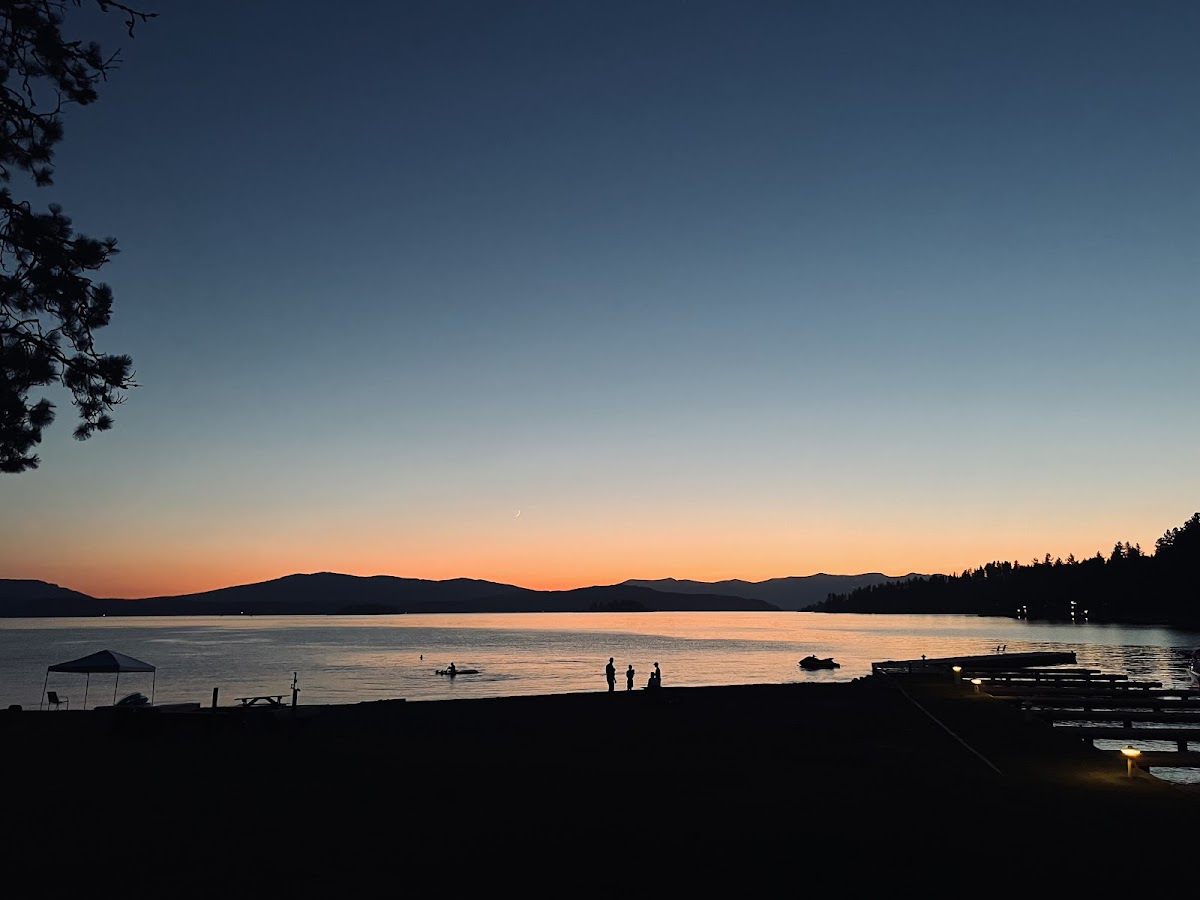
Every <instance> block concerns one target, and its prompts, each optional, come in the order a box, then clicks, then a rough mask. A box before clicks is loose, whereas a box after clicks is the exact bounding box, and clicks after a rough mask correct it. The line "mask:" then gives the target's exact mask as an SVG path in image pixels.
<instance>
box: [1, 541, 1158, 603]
mask: <svg viewBox="0 0 1200 900" xmlns="http://www.w3.org/2000/svg"><path fill="white" fill-rule="evenodd" d="M534 531H535V533H534V535H533V539H532V540H531V539H530V535H529V534H527V533H519V534H511V533H510V534H509V535H508V536H507V537H505V536H504V535H497V534H492V535H482V534H480V535H476V536H475V538H476V539H475V540H474V541H470V540H467V539H461V545H459V546H455V545H456V544H457V543H458V542H456V541H444V542H443V541H439V540H438V539H437V538H436V536H434V537H427V538H426V539H424V540H422V539H420V538H412V537H410V538H409V540H408V545H407V547H406V548H405V549H404V550H399V551H398V550H396V549H395V544H394V543H393V541H392V540H376V541H373V542H368V541H365V540H363V541H359V542H357V543H355V544H353V545H352V546H348V547H345V546H343V547H334V546H332V543H333V542H332V541H329V540H326V539H323V538H318V537H312V536H310V537H308V538H307V539H305V538H302V537H301V536H299V535H291V536H290V538H292V539H291V540H287V541H285V540H284V538H283V537H282V536H280V537H279V538H276V539H273V540H263V539H262V538H261V537H259V540H258V541H257V542H256V543H251V542H250V540H249V536H243V537H244V539H238V538H234V537H232V536H230V535H229V534H225V535H224V537H223V539H221V540H213V541H207V542H205V541H198V540H197V541H190V542H186V543H185V544H176V545H175V546H171V545H169V544H160V545H159V546H157V547H155V546H154V545H153V544H152V543H151V542H150V541H149V540H148V539H147V540H146V541H145V542H142V543H140V545H138V546H132V547H131V546H130V545H129V544H128V543H125V544H121V545H117V544H115V543H114V544H111V545H106V544H104V543H103V542H99V543H97V544H95V545H94V546H91V547H89V548H87V551H86V552H82V551H81V552H80V553H78V554H76V555H75V557H74V558H73V559H72V560H71V561H69V562H66V561H63V560H61V559H54V558H53V556H52V554H53V545H50V544H47V543H35V542H31V543H30V545H29V546H27V547H26V548H25V552H23V553H22V554H21V556H20V557H14V558H12V559H8V560H7V561H5V560H0V563H2V564H3V568H0V572H2V573H3V574H2V576H0V577H5V578H27V579H36V580H41V581H46V582H50V583H53V584H57V585H59V586H61V587H64V588H68V589H70V590H75V591H80V592H82V593H85V594H89V595H91V596H94V597H100V598H131V599H132V598H143V597H156V596H174V595H181V594H191V593H200V592H204V591H211V590H218V589H221V588H227V587H232V586H235V585H241V584H254V583H259V582H264V581H271V580H274V579H277V578H282V577H284V576H287V575H293V574H312V573H316V572H335V573H339V574H345V575H356V576H375V575H389V576H395V577H401V578H418V579H425V580H430V581H443V580H448V579H454V578H472V579H480V580H485V581H493V582H498V583H502V584H512V585H516V586H519V587H524V588H530V589H534V590H571V589H575V588H581V587H590V586H593V585H609V584H617V583H620V582H623V581H626V580H629V579H645V580H654V579H664V578H676V579H679V580H691V581H704V582H715V581H724V580H731V579H739V580H742V581H747V582H761V581H767V580H770V579H773V578H785V577H803V576H810V575H815V574H830V575H860V574H865V573H881V574H883V575H887V576H892V577H904V576H907V575H909V574H910V573H917V574H923V575H930V574H959V573H961V572H962V571H964V570H967V569H974V568H976V567H978V566H982V565H985V564H986V563H988V562H992V561H1000V560H1009V561H1017V562H1020V563H1022V564H1025V563H1029V562H1031V561H1032V560H1034V559H1038V560H1040V559H1042V558H1043V557H1044V556H1045V554H1046V553H1050V554H1051V556H1052V558H1053V557H1062V558H1063V559H1066V558H1067V556H1068V555H1069V554H1071V553H1074V554H1075V556H1076V558H1077V559H1085V558H1088V557H1090V556H1092V555H1094V554H1095V553H1096V552H1100V553H1102V554H1104V555H1105V556H1107V555H1108V552H1109V551H1110V550H1111V547H1112V544H1113V543H1114V542H1116V541H1117V538H1116V537H1115V536H1114V537H1111V538H1106V539H1100V538H1099V537H1097V536H1092V537H1091V538H1090V539H1087V540H1072V541H1069V542H1068V541H1064V540H1063V539H1062V537H1061V536H1060V535H1051V534H1040V535H1030V534H1026V535H1022V536H1020V537H1019V538H1018V537H1017V536H1016V535H1013V534H998V535H997V536H995V537H993V538H992V539H990V540H985V539H981V538H966V537H964V536H963V535H961V534H957V533H954V532H953V531H952V530H945V531H942V532H940V533H936V534H931V533H928V532H925V533H918V532H909V533H903V532H891V533H889V532H885V531H880V532H879V533H866V532H863V531H860V532H859V533H858V534H855V535H853V536H852V537H851V538H850V539H847V537H846V536H845V532H844V531H843V532H834V531H828V532H823V531H822V532H813V533H788V532H786V531H778V532H771V531H768V530H766V529H763V530H761V531H754V530H750V529H747V530H745V531H740V532H738V533H737V534H736V535H734V536H730V535H722V534H718V533H714V532H704V531H690V532H688V531H682V530H681V531H679V532H675V533H671V534H666V535H664V534H662V533H654V534H651V533H627V534H617V535H614V534H613V533H611V532H609V533H607V534H601V533H590V534H589V533H583V534H580V533H575V534H571V533H557V534H556V533H554V532H553V531H552V530H550V529H547V530H545V531H541V532H538V531H536V529H535V530H534ZM1123 540H1124V538H1122V541H1123ZM1131 543H1140V545H1141V547H1142V549H1143V551H1144V552H1147V553H1152V552H1153V549H1154V539H1153V538H1150V539H1146V538H1142V539H1140V540H1137V541H1132V540H1131ZM439 544H440V546H439ZM1003 546H1008V547H1009V548H1012V550H1013V552H1009V553H1003V552H996V548H997V547H1003ZM798 547H802V548H804V552H803V553H801V552H798V551H797V548H798ZM151 548H153V549H152V550H151ZM17 558H19V559H20V565H17V564H16V562H15V560H16V559H17ZM218 559H220V560H223V562H222V563H220V564H219V565H217V564H214V562H213V561H214V560H218Z"/></svg>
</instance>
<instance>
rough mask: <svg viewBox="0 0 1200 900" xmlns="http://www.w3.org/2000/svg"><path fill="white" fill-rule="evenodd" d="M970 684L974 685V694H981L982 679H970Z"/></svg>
mask: <svg viewBox="0 0 1200 900" xmlns="http://www.w3.org/2000/svg"><path fill="white" fill-rule="evenodd" d="M971 684H973V685H975V693H977V694H979V693H982V692H983V687H982V685H983V679H982V678H972V679H971Z"/></svg>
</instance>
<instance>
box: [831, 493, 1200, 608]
mask: <svg viewBox="0 0 1200 900" xmlns="http://www.w3.org/2000/svg"><path fill="white" fill-rule="evenodd" d="M1198 600H1200V513H1195V514H1194V515H1193V516H1192V517H1191V518H1190V519H1188V520H1187V521H1186V522H1184V523H1183V525H1182V526H1180V527H1178V528H1171V529H1168V530H1167V531H1166V533H1164V534H1163V536H1162V537H1160V538H1159V539H1158V540H1157V541H1156V542H1155V547H1154V553H1153V554H1148V553H1145V552H1143V551H1142V548H1141V547H1140V546H1139V545H1137V544H1133V545H1131V544H1129V542H1128V541H1126V542H1125V543H1120V542H1118V543H1116V544H1114V545H1113V548H1112V550H1111V552H1110V553H1109V554H1108V556H1105V555H1104V554H1103V553H1101V552H1099V551H1097V552H1096V555H1095V556H1093V557H1091V558H1089V559H1082V560H1080V559H1076V558H1075V556H1074V554H1072V555H1070V556H1068V557H1067V558H1066V559H1065V560H1064V559H1062V558H1061V557H1060V558H1055V559H1051V557H1050V554H1049V553H1047V554H1046V556H1045V558H1044V559H1042V560H1032V561H1031V562H1029V563H1027V564H1022V563H1020V562H1015V561H1014V562H1008V561H1005V562H990V563H987V564H986V565H983V566H980V567H978V568H976V569H969V570H966V571H964V572H962V573H961V574H959V575H930V576H927V577H926V576H922V577H916V578H910V579H908V580H906V581H893V582H887V583H885V584H879V585H873V586H870V587H862V588H856V589H855V590H853V591H850V592H849V593H845V594H830V595H829V596H828V597H827V598H826V599H825V600H823V601H822V602H820V603H817V604H814V605H812V606H810V607H808V609H809V610H811V611H814V612H855V613H958V614H967V615H980V616H1010V617H1018V618H1026V619H1048V620H1059V621H1084V620H1086V621H1089V622H1112V623H1122V624H1139V623H1145V624H1169V625H1174V626H1182V627H1189V626H1200V602H1198Z"/></svg>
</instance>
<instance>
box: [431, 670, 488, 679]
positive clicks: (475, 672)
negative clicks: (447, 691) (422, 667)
mask: <svg viewBox="0 0 1200 900" xmlns="http://www.w3.org/2000/svg"><path fill="white" fill-rule="evenodd" d="M437 674H438V675H449V676H450V677H451V678H453V677H454V676H455V675H478V674H479V670H478V669H455V670H454V671H453V672H451V671H450V670H449V669H438V670H437Z"/></svg>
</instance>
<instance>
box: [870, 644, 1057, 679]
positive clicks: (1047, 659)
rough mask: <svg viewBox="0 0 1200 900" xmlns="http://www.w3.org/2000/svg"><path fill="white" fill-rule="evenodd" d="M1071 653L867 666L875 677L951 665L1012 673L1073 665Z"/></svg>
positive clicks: (948, 669) (943, 668) (938, 669)
mask: <svg viewBox="0 0 1200 900" xmlns="http://www.w3.org/2000/svg"><path fill="white" fill-rule="evenodd" d="M1074 664H1075V651H1074V650H1068V651H1049V650H1046V651H1032V652H1029V653H988V654H986V655H976V656H942V657H937V658H926V657H924V656H922V657H921V658H920V659H892V660H887V661H885V662H876V663H871V672H872V673H873V674H876V675H898V674H903V673H912V672H947V673H949V672H952V671H953V670H954V667H955V666H960V667H961V668H962V670H963V671H964V672H966V671H992V670H1001V671H1013V670H1020V669H1031V668H1036V667H1040V666H1058V665H1074Z"/></svg>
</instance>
